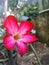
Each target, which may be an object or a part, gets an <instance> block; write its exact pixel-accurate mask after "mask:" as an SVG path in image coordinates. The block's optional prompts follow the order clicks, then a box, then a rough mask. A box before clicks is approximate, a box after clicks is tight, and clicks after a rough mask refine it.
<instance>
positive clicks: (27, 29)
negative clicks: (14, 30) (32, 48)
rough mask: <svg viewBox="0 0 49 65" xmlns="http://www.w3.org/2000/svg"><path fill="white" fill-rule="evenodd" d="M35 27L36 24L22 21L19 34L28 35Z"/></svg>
mask: <svg viewBox="0 0 49 65" xmlns="http://www.w3.org/2000/svg"><path fill="white" fill-rule="evenodd" d="M33 27H34V24H33V23H32V22H30V21H25V20H24V21H21V23H20V28H19V32H20V33H21V34H26V33H28V32H30V31H31V30H32V28H33Z"/></svg>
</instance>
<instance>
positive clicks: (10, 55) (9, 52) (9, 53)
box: [7, 50, 16, 65]
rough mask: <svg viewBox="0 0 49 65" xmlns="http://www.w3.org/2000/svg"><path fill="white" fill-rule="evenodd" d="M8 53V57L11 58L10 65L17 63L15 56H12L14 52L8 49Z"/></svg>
mask: <svg viewBox="0 0 49 65" xmlns="http://www.w3.org/2000/svg"><path fill="white" fill-rule="evenodd" d="M7 53H8V58H9V63H10V65H16V64H15V62H14V60H13V58H12V52H11V51H9V50H7Z"/></svg>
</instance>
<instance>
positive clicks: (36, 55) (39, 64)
mask: <svg viewBox="0 0 49 65" xmlns="http://www.w3.org/2000/svg"><path fill="white" fill-rule="evenodd" d="M30 47H31V49H32V51H33V52H34V54H35V57H36V59H37V61H38V65H41V62H40V59H39V57H38V54H37V52H36V51H35V49H34V47H33V46H32V44H30Z"/></svg>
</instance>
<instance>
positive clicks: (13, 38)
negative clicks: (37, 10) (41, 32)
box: [3, 15, 37, 56]
mask: <svg viewBox="0 0 49 65" xmlns="http://www.w3.org/2000/svg"><path fill="white" fill-rule="evenodd" d="M4 27H5V29H6V32H7V35H5V36H4V40H3V43H4V46H5V47H6V48H7V49H8V50H13V49H14V46H15V45H16V46H17V49H18V51H19V53H20V55H21V56H23V55H24V54H25V53H26V52H27V50H28V48H27V46H26V44H27V43H28V44H29V43H31V42H35V41H37V38H36V36H35V35H34V34H30V33H29V32H30V31H31V30H32V28H33V27H34V24H33V23H32V22H30V21H25V20H23V21H21V23H20V25H18V20H17V19H16V18H15V17H14V16H12V15H9V16H8V17H7V18H6V19H5V21H4Z"/></svg>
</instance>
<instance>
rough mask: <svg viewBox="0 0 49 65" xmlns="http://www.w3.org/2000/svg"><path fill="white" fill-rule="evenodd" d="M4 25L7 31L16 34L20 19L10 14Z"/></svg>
mask: <svg viewBox="0 0 49 65" xmlns="http://www.w3.org/2000/svg"><path fill="white" fill-rule="evenodd" d="M4 27H5V28H6V31H7V33H9V34H15V33H16V32H17V31H18V21H17V19H16V18H15V17H14V16H12V15H9V16H8V17H7V18H6V19H5V21H4Z"/></svg>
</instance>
